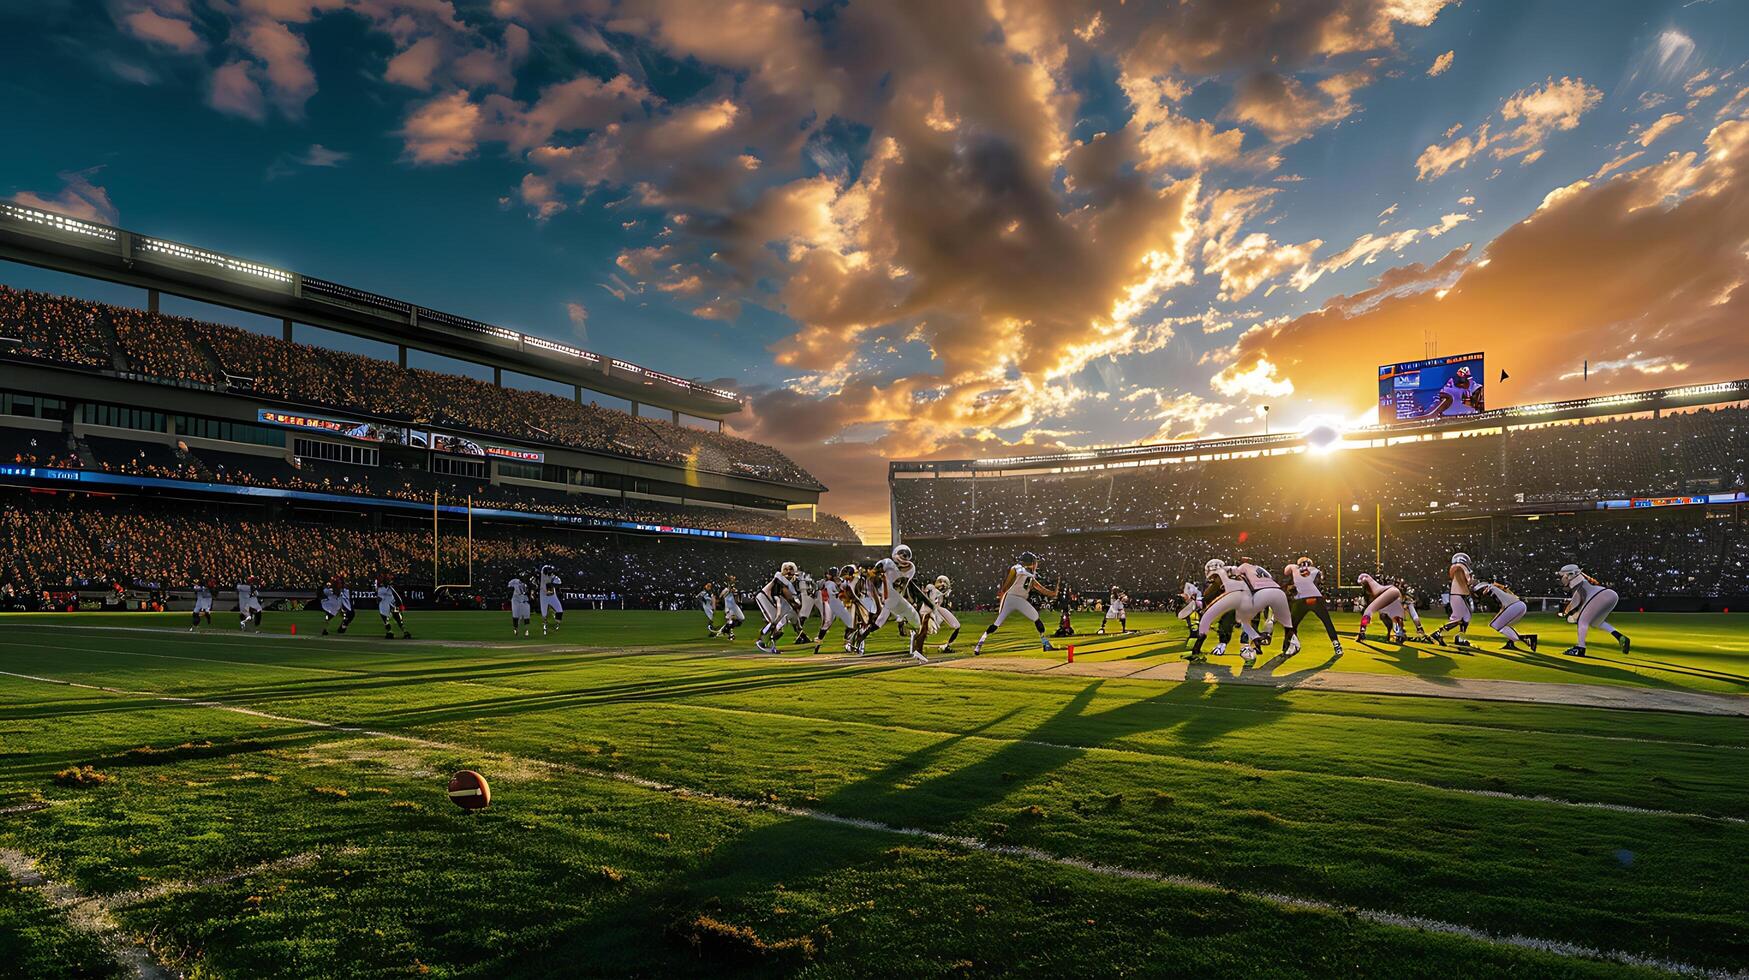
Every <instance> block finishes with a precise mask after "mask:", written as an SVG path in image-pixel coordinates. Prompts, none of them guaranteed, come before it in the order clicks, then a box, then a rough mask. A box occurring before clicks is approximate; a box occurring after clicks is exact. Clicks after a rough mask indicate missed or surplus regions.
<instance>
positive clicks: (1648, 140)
mask: <svg viewBox="0 0 1749 980" xmlns="http://www.w3.org/2000/svg"><path fill="white" fill-rule="evenodd" d="M1682 119H1683V117H1682V114H1681V113H1676V112H1666V113H1665V114H1663V115H1662V116H1659V117H1658V120H1657V122H1654V123H1652V125H1650V126H1647V127H1646V131H1645V132H1643V133H1641V134H1640V138H1639V139H1637V140H1635V141H1634V142H1636V143H1638V144H1640V145H1641V146H1651V145H1652V141H1653V140H1655V139H1657V138H1658V137H1660V136H1663V135H1664V134H1665V133H1667V132H1669V131H1670V130H1672V129H1674V128H1675V127H1677V126H1678V125H1680V124H1681V123H1682Z"/></svg>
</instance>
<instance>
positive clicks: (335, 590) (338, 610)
mask: <svg viewBox="0 0 1749 980" xmlns="http://www.w3.org/2000/svg"><path fill="white" fill-rule="evenodd" d="M344 581H345V580H344V579H342V578H340V577H339V576H338V575H336V576H335V577H334V578H333V580H332V581H330V582H329V583H328V584H327V585H324V586H323V587H322V635H323V636H327V635H328V624H329V623H331V622H333V621H334V617H336V616H338V617H340V625H339V627H338V628H337V629H336V632H339V633H345V632H346V627H348V626H351V625H352V600H351V598H349V597H348V596H347V595H346V586H345V585H344V584H343V583H344Z"/></svg>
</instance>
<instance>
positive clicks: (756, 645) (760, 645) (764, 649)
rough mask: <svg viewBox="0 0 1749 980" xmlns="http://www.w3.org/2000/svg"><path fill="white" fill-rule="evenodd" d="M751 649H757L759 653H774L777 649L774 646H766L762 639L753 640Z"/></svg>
mask: <svg viewBox="0 0 1749 980" xmlns="http://www.w3.org/2000/svg"><path fill="white" fill-rule="evenodd" d="M753 649H755V650H758V651H759V652H760V653H776V652H777V650H776V649H775V648H773V647H768V646H766V645H765V640H764V639H758V640H754V641H753Z"/></svg>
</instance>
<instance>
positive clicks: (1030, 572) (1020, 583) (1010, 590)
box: [972, 551, 1057, 657]
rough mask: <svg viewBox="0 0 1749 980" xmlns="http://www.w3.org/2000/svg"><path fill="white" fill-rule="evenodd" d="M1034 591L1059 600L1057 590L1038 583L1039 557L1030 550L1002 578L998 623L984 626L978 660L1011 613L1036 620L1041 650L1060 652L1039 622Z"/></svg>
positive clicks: (977, 646)
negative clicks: (1031, 597)
mask: <svg viewBox="0 0 1749 980" xmlns="http://www.w3.org/2000/svg"><path fill="white" fill-rule="evenodd" d="M1034 592H1037V593H1038V594H1039V595H1042V596H1044V597H1045V598H1047V599H1055V598H1056V597H1057V590H1056V589H1052V588H1047V587H1046V586H1045V585H1044V583H1042V582H1040V581H1039V580H1038V556H1037V555H1035V554H1033V553H1032V552H1030V551H1023V552H1021V553H1020V557H1019V558H1018V559H1016V560H1015V562H1014V565H1013V567H1011V568H1009V569H1008V574H1007V575H1006V576H1005V577H1003V579H1002V590H1001V595H1002V605H1001V606H999V607H998V608H997V610H996V621H995V622H993V623H991V624H990V625H989V626H986V627H984V632H983V634H982V635H981V636H979V637H978V642H976V643H974V644H972V656H974V657H975V656H978V655H979V654H981V653H983V652H984V641H985V640H988V639H989V638H990V634H992V633H994V632H996V630H997V629H998V628H1000V627H1001V625H1002V621H1003V620H1005V619H1007V618H1008V616H1009V614H1010V613H1019V614H1021V615H1022V616H1025V617H1026V618H1027V619H1029V620H1031V621H1032V625H1033V627H1034V628H1035V629H1037V630H1038V641H1039V646H1040V648H1042V649H1045V650H1054V649H1056V647H1053V646H1051V638H1050V637H1048V636H1046V635H1045V624H1044V623H1041V622H1039V618H1038V608H1037V607H1035V606H1034V605H1033V604H1032V602H1031V599H1030V596H1031V595H1032V593H1034Z"/></svg>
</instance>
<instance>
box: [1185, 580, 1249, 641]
mask: <svg viewBox="0 0 1749 980" xmlns="http://www.w3.org/2000/svg"><path fill="white" fill-rule="evenodd" d="M1203 571H1205V572H1207V573H1208V577H1209V578H1208V593H1207V594H1208V595H1214V594H1215V590H1217V589H1218V590H1220V595H1217V596H1215V598H1214V599H1213V600H1211V601H1210V602H1209V603H1208V605H1207V606H1206V607H1205V608H1204V609H1203V611H1202V615H1201V616H1199V617H1197V620H1196V632H1195V633H1193V634H1191V637H1190V653H1189V654H1187V655H1186V656H1185V659H1186V660H1188V661H1190V662H1191V663H1202V662H1203V661H1204V660H1207V659H1208V658H1207V657H1205V656H1204V655H1203V652H1202V645H1203V642H1204V641H1206V640H1207V639H1208V635H1209V628H1210V627H1212V626H1214V625H1216V624H1217V623H1218V624H1220V628H1221V632H1220V634H1219V637H1218V639H1217V641H1216V643H1215V649H1214V655H1215V656H1217V657H1218V656H1220V655H1221V654H1223V653H1226V652H1227V640H1228V638H1230V637H1231V636H1232V626H1230V625H1228V624H1227V623H1224V622H1222V620H1223V619H1225V618H1226V617H1227V616H1232V617H1233V621H1234V622H1236V623H1238V625H1239V634H1240V636H1241V637H1242V638H1243V639H1244V653H1243V654H1242V655H1244V656H1245V660H1246V662H1247V663H1249V662H1251V661H1252V660H1255V659H1257V654H1256V653H1254V652H1252V650H1251V644H1253V643H1255V642H1256V641H1257V638H1258V635H1259V634H1258V632H1257V631H1256V630H1255V629H1253V628H1252V627H1251V617H1252V615H1253V613H1252V611H1251V586H1250V585H1249V584H1248V583H1247V582H1246V581H1245V578H1244V576H1242V575H1240V574H1239V567H1238V566H1237V565H1228V564H1227V563H1226V562H1225V561H1224V560H1222V559H1220V558H1210V559H1209V560H1208V562H1207V563H1206V564H1204V565H1203Z"/></svg>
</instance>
